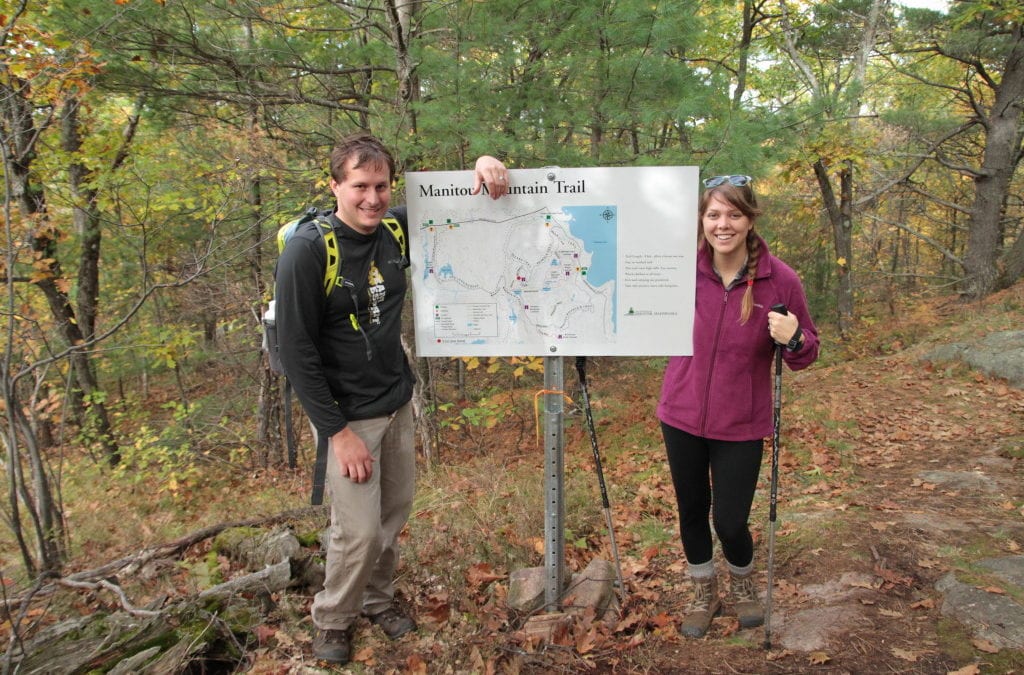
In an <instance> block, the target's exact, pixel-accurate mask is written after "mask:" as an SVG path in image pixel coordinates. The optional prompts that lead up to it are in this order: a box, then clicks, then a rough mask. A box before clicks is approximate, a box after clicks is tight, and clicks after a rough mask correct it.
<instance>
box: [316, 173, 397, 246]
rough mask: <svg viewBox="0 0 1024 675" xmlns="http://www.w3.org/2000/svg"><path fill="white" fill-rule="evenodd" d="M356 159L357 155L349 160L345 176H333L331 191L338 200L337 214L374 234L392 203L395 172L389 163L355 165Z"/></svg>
mask: <svg viewBox="0 0 1024 675" xmlns="http://www.w3.org/2000/svg"><path fill="white" fill-rule="evenodd" d="M355 162H356V160H355V159H354V158H353V159H350V160H348V162H347V163H346V164H345V180H343V181H342V182H340V183H339V182H337V181H335V180H334V179H333V178H332V179H331V192H332V193H334V197H335V199H337V200H338V210H337V211H336V212H335V214H336V215H337V216H338V218H339V219H340V220H341V221H342V222H343V223H345V224H346V225H348V226H349V227H351V228H352V229H353V230H356V231H358V232H362V233H363V234H370V233H372V232H373V231H374V230H376V229H377V226H378V225H380V221H381V218H383V217H384V214H385V213H386V212H387V210H388V205H390V203H391V176H390V174H389V173H388V167H387V165H386V164H381V165H380V166H375V165H372V164H364V165H363V166H360V167H359V168H354V167H353V166H352V165H353V164H355Z"/></svg>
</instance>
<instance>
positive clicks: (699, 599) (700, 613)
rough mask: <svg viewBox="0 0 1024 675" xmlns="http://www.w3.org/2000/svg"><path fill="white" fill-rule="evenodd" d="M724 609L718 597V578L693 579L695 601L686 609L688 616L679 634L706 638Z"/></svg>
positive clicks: (680, 625) (680, 627)
mask: <svg viewBox="0 0 1024 675" xmlns="http://www.w3.org/2000/svg"><path fill="white" fill-rule="evenodd" d="M721 609H722V600H721V599H720V598H719V597H718V577H715V576H710V577H706V578H702V579H693V600H692V601H691V602H690V605H689V606H688V607H687V608H686V616H685V617H684V618H683V621H682V623H680V624H679V632H680V633H682V634H683V635H685V636H687V637H694V638H699V637H704V634H705V633H707V632H708V628H710V627H711V620H712V619H714V618H715V616H717V615H718V612H719V611H721Z"/></svg>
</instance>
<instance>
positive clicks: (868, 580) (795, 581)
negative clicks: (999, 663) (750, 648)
mask: <svg viewBox="0 0 1024 675" xmlns="http://www.w3.org/2000/svg"><path fill="white" fill-rule="evenodd" d="M950 368H954V369H955V368H958V367H955V366H938V367H936V366H933V365H931V364H928V363H926V362H922V361H919V360H918V359H917V357H916V356H915V354H914V353H906V354H901V355H899V356H897V357H890V358H880V359H866V360H862V361H859V362H857V363H855V364H848V365H842V366H837V367H835V368H831V369H812V370H811V371H809V372H807V373H806V374H801V373H798V374H795V375H794V376H792V384H791V386H790V388H789V392H791V395H792V396H793V397H794V400H795V401H799V403H798V405H796V406H794V407H795V408H802V409H805V410H808V411H817V412H827V416H823V417H815V419H827V420H828V422H827V423H823V422H809V421H807V420H808V418H810V417H811V415H810V414H805V415H802V416H796V417H792V416H791V418H790V419H788V420H784V422H783V426H784V428H785V429H786V430H787V432H786V433H787V434H788V436H789V438H790V439H792V441H791V442H793V443H794V444H795V445H797V446H803V449H804V450H805V451H806V450H810V453H811V456H812V457H813V458H814V459H815V460H817V461H816V462H815V463H816V464H818V467H817V469H813V468H812V469H809V468H808V466H807V465H806V464H798V461H797V460H795V459H794V458H793V457H791V456H789V457H784V459H783V462H782V465H783V467H784V468H783V471H784V476H785V478H784V479H783V480H782V483H781V486H782V487H781V489H782V491H783V493H784V494H785V495H786V496H785V497H784V500H783V501H782V503H781V505H780V512H781V514H782V515H781V516H780V528H779V535H780V538H779V539H778V541H779V542H781V543H780V544H777V546H778V550H779V551H781V552H782V556H781V564H778V565H777V568H776V580H777V588H776V591H775V593H774V599H775V600H776V602H774V603H773V606H774V607H775V611H774V613H773V630H772V633H773V640H772V642H773V647H775V649H778V650H779V651H778V652H777V653H776V654H774V655H773V658H774V663H775V665H776V666H778V667H779V668H780V669H781V670H787V671H788V670H791V669H796V670H799V668H797V666H798V665H802V666H807V667H815V666H818V667H822V668H824V669H827V670H832V669H835V670H837V671H840V672H842V671H846V672H883V671H889V672H939V673H941V672H947V671H955V670H958V669H959V668H962V667H964V666H965V665H968V667H970V666H969V664H965V663H964V658H965V656H969V655H970V651H971V649H972V648H973V650H974V651H975V654H976V656H977V660H978V662H979V663H983V662H985V660H986V659H991V658H993V656H994V655H995V654H996V653H998V652H1000V651H1003V650H1014V649H1015V650H1016V651H1017V653H1018V656H1016V657H1014V656H1013V655H1012V654H1011V655H1009V658H1010V660H1011V662H1013V663H1015V664H1016V666H1017V667H1020V666H1021V665H1022V664H1024V660H1022V659H1021V658H1020V656H1019V655H1020V654H1021V653H1022V650H1024V632H1022V631H1024V622H1022V621H1021V619H1020V618H1019V617H1020V616H1024V607H1022V606H1021V605H1020V604H1018V603H1020V602H1021V601H1022V600H1024V587H1022V585H1021V583H1022V579H1024V556H1022V555H1021V554H1022V553H1024V551H1022V546H1024V508H1022V506H1021V505H1022V504H1024V481H1022V480H1021V469H1022V467H1021V463H1022V459H1021V445H1022V439H1024V391H1022V390H1020V389H1017V388H1014V387H1011V386H1008V385H1007V384H1005V383H1004V382H1003V381H1001V380H998V379H993V378H989V377H985V376H982V375H979V374H975V373H970V372H963V369H962V368H960V369H959V370H958V371H957V372H955V373H953V372H950ZM1018 575H1020V576H1018ZM950 619H951V620H952V621H950ZM958 642H959V645H960V646H959V647H958V648H957V647H956V643H958ZM951 645H953V646H951ZM952 651H958V653H957V654H955V655H954V654H952V653H951V652H952ZM1005 656H1006V655H1005V654H1004V657H1005ZM732 665H736V664H732ZM965 672H971V671H970V670H968V671H965Z"/></svg>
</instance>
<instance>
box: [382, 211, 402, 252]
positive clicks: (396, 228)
mask: <svg viewBox="0 0 1024 675" xmlns="http://www.w3.org/2000/svg"><path fill="white" fill-rule="evenodd" d="M380 222H381V224H382V225H384V227H386V228H387V231H388V232H390V233H391V236H392V237H394V238H395V243H397V244H398V250H399V251H401V253H402V257H403V258H404V257H405V232H404V231H403V230H402V224H401V223H399V222H398V220H397V219H395V218H384V219H382V220H381V221H380Z"/></svg>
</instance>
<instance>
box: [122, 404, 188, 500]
mask: <svg viewBox="0 0 1024 675" xmlns="http://www.w3.org/2000/svg"><path fill="white" fill-rule="evenodd" d="M163 407H164V408H165V409H167V410H170V411H171V413H172V422H171V423H169V424H166V425H164V426H163V427H162V428H160V429H154V428H152V427H150V426H149V425H145V424H144V425H142V426H140V427H139V428H138V429H137V430H136V431H135V433H134V434H133V436H132V439H131V442H130V443H124V444H122V461H121V462H120V463H119V464H118V465H117V466H116V467H115V468H114V475H115V476H116V477H118V478H123V479H126V480H129V481H132V482H135V483H137V484H139V485H143V484H145V485H152V484H153V483H154V482H155V483H156V489H157V491H158V492H166V493H169V494H170V495H177V494H179V493H180V492H181V491H183V490H187V489H188V488H189V486H190V485H191V484H193V483H194V482H195V481H197V480H199V478H200V477H201V476H202V472H201V469H200V466H199V462H200V460H201V459H202V457H201V456H200V455H199V454H197V453H196V452H195V450H194V448H193V443H192V439H191V438H190V435H189V433H188V432H187V429H186V427H185V425H184V424H183V421H184V420H185V418H186V417H187V416H188V414H189V413H188V411H187V410H186V409H185V407H184V406H183V405H182V404H180V403H176V402H170V403H166V404H164V406H163Z"/></svg>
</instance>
